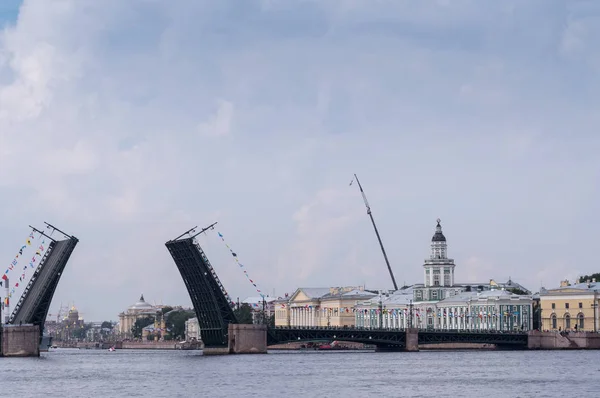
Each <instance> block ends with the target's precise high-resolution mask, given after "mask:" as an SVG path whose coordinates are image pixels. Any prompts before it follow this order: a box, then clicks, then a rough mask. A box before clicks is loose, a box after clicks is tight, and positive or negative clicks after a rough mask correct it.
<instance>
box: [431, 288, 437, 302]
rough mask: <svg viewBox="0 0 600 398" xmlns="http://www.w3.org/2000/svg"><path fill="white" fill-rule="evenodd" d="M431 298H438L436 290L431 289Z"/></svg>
mask: <svg viewBox="0 0 600 398" xmlns="http://www.w3.org/2000/svg"><path fill="white" fill-rule="evenodd" d="M431 298H432V299H433V300H437V298H438V292H437V290H433V291H432V292H431Z"/></svg>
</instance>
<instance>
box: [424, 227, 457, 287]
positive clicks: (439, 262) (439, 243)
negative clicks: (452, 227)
mask: <svg viewBox="0 0 600 398" xmlns="http://www.w3.org/2000/svg"><path fill="white" fill-rule="evenodd" d="M441 222H442V220H440V219H439V218H438V219H437V226H436V227H435V233H434V234H433V237H432V238H431V254H430V256H429V259H428V260H425V264H423V268H424V274H425V275H424V277H425V286H426V287H436V286H444V287H449V286H453V285H454V267H455V264H454V260H453V259H451V258H448V246H447V243H446V237H445V236H444V233H443V232H442V225H441Z"/></svg>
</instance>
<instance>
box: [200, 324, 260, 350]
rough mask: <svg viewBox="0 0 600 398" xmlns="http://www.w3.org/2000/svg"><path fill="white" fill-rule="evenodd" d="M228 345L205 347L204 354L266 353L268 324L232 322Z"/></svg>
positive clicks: (229, 328)
mask: <svg viewBox="0 0 600 398" xmlns="http://www.w3.org/2000/svg"><path fill="white" fill-rule="evenodd" d="M227 332H228V340H229V341H228V344H227V347H204V350H203V354H204V355H227V354H266V353H267V325H247V324H234V323H230V324H229V326H228V329H227Z"/></svg>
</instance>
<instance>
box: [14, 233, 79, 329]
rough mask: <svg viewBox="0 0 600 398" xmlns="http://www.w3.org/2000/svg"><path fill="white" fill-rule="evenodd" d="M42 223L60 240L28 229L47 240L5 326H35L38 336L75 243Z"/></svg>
mask: <svg viewBox="0 0 600 398" xmlns="http://www.w3.org/2000/svg"><path fill="white" fill-rule="evenodd" d="M45 224H46V225H47V226H48V228H49V229H51V230H52V232H59V233H60V234H62V235H64V239H62V240H56V239H53V238H52V237H51V236H52V234H50V235H47V234H45V233H44V232H42V231H40V230H38V229H36V228H33V227H31V228H32V229H33V230H34V231H35V232H37V233H40V234H41V235H43V236H44V237H45V238H46V239H48V240H49V241H50V244H49V245H48V248H47V250H46V252H45V253H44V255H43V257H42V259H41V260H40V262H39V264H38V266H37V268H36V269H35V271H34V273H33V275H32V276H31V279H30V280H29V283H28V284H27V286H26V288H25V290H24V291H23V294H21V297H20V298H19V301H18V302H17V304H16V306H15V308H14V310H13V312H12V314H11V315H10V317H9V319H8V323H9V324H13V325H19V324H33V325H38V326H39V327H40V333H42V332H43V328H44V322H45V321H46V316H47V315H48V310H49V309H50V304H51V303H52V297H53V296H54V292H55V291H56V287H57V286H58V282H59V281H60V277H61V276H62V273H63V271H64V269H65V266H66V265H67V262H68V261H69V258H70V257H71V254H72V253H73V250H75V246H76V245H77V243H78V242H79V240H78V239H77V238H75V237H74V236H69V235H67V234H66V233H64V232H62V231H60V230H59V229H58V228H56V227H54V226H52V225H50V224H48V223H45Z"/></svg>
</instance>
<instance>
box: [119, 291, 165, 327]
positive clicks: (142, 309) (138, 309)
mask: <svg viewBox="0 0 600 398" xmlns="http://www.w3.org/2000/svg"><path fill="white" fill-rule="evenodd" d="M159 313H160V309H159V308H158V307H155V306H153V305H152V304H149V303H147V302H146V300H144V295H143V294H142V295H141V297H140V299H139V300H138V301H137V302H136V303H135V304H133V305H131V306H129V308H127V310H126V311H123V312H121V313H120V314H119V334H120V335H121V336H122V337H131V328H132V327H133V325H134V324H135V321H137V320H138V319H140V318H146V317H152V318H154V319H156V318H157V315H158V314H159Z"/></svg>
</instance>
